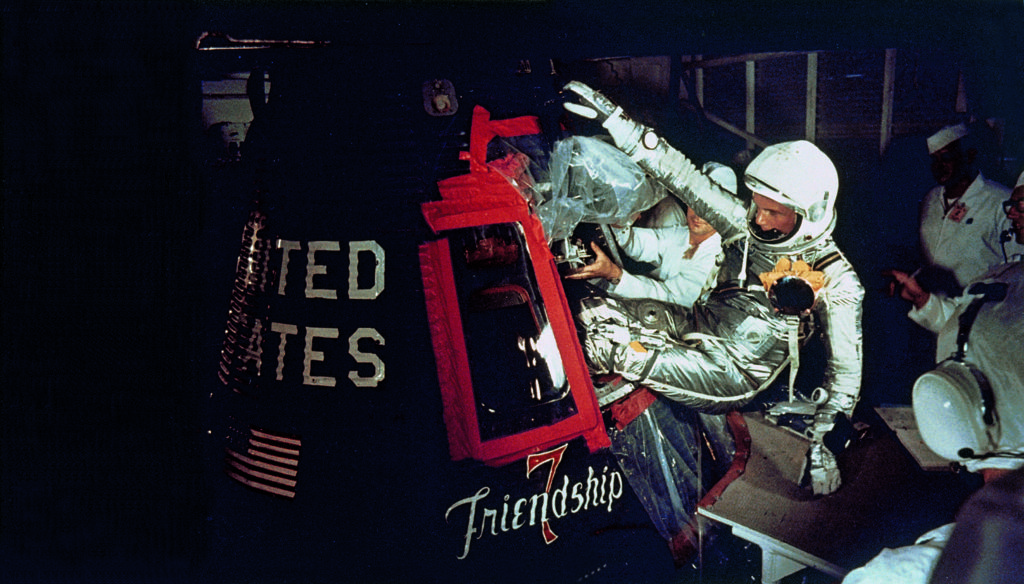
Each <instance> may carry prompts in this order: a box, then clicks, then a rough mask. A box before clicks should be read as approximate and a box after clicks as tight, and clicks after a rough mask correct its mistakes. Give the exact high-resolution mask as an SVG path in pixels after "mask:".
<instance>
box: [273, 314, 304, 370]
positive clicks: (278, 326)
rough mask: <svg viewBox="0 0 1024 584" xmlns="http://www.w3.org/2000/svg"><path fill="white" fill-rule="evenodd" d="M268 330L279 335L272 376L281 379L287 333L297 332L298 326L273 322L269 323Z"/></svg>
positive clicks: (294, 333) (293, 333)
mask: <svg viewBox="0 0 1024 584" xmlns="http://www.w3.org/2000/svg"><path fill="white" fill-rule="evenodd" d="M270 330H272V331H274V332H275V333H280V335H281V342H280V343H279V344H278V346H277V373H276V375H275V377H274V378H275V379H277V380H278V381H282V380H284V352H285V349H286V348H287V347H288V335H297V334H299V327H297V326H295V325H294V324H285V323H283V322H273V323H270Z"/></svg>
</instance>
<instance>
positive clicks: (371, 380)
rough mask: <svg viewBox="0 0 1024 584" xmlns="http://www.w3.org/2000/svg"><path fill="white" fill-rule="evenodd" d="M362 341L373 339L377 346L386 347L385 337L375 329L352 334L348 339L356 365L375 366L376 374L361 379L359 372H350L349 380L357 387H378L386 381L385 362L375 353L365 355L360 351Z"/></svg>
mask: <svg viewBox="0 0 1024 584" xmlns="http://www.w3.org/2000/svg"><path fill="white" fill-rule="evenodd" d="M360 339H372V340H374V341H377V344H379V345H382V346H383V345H384V337H382V336H380V333H378V332H377V331H376V330H374V329H371V328H361V329H357V330H356V332H354V333H352V336H351V337H349V338H348V354H349V355H351V356H352V358H353V359H355V360H356V363H369V364H370V365H373V372H374V373H373V375H372V376H370V377H360V376H359V373H358V372H356V371H349V372H348V378H349V379H351V380H352V383H354V384H355V385H356V387H377V384H378V383H380V382H381V381H382V380H383V379H384V362H383V361H381V360H380V358H379V357H377V356H376V355H374V354H373V353H363V352H362V351H360V350H359V340H360Z"/></svg>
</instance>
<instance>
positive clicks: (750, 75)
mask: <svg viewBox="0 0 1024 584" xmlns="http://www.w3.org/2000/svg"><path fill="white" fill-rule="evenodd" d="M746 63H747V126H746V130H747V133H748V134H756V132H755V131H754V128H755V126H754V94H755V93H756V89H757V76H756V75H755V67H756V65H757V64H756V63H755V62H754V61H747V62H746ZM753 149H754V143H753V142H751V141H750V140H747V150H753Z"/></svg>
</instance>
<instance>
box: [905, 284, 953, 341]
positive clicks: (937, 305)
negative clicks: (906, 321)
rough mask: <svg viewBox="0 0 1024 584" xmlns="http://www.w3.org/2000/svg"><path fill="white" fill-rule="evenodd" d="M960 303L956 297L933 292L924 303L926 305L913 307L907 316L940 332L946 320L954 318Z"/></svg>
mask: <svg viewBox="0 0 1024 584" xmlns="http://www.w3.org/2000/svg"><path fill="white" fill-rule="evenodd" d="M958 305H959V302H957V300H956V299H954V298H949V297H948V296H946V295H944V294H940V293H936V292H933V293H932V294H931V295H930V296H929V297H928V301H927V302H925V303H924V306H922V307H921V308H917V307H916V306H914V307H912V308H911V309H910V312H909V313H907V316H908V317H909V318H910V320H912V321H914V322H916V323H917V324H919V325H921V326H922V327H924V328H926V329H928V330H930V331H932V332H933V333H939V332H941V331H942V328H943V327H944V326H945V325H946V322H947V321H948V320H949V319H950V318H952V316H953V313H954V312H956V309H957V306H958Z"/></svg>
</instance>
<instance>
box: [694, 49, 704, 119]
mask: <svg viewBox="0 0 1024 584" xmlns="http://www.w3.org/2000/svg"><path fill="white" fill-rule="evenodd" d="M693 58H694V59H696V60H697V61H699V60H701V59H702V58H703V57H702V56H701V55H694V57H693ZM694 86H695V89H694V90H695V91H696V92H697V103H699V104H700V107H701V108H703V107H704V68H703V67H697V77H696V79H695V80H694Z"/></svg>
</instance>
